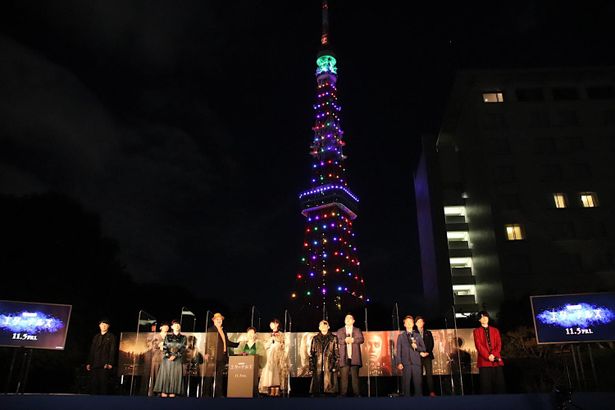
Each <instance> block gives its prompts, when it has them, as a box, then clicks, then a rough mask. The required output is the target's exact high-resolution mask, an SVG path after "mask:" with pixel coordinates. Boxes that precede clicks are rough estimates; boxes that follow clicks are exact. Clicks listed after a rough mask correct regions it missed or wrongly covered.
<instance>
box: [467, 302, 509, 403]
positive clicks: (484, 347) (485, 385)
mask: <svg viewBox="0 0 615 410" xmlns="http://www.w3.org/2000/svg"><path fill="white" fill-rule="evenodd" d="M478 315H479V319H478V321H479V322H480V327H478V328H476V329H474V332H473V333H474V344H475V345H476V351H477V352H478V358H477V360H476V361H477V365H478V372H479V380H480V392H481V394H494V393H505V391H506V387H505V382H504V369H503V366H504V362H503V361H502V352H501V349H502V339H501V337H500V331H499V330H498V329H496V328H495V327H493V326H489V313H487V312H485V311H483V312H480V313H479V314H478Z"/></svg>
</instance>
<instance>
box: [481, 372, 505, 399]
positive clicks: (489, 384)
mask: <svg viewBox="0 0 615 410" xmlns="http://www.w3.org/2000/svg"><path fill="white" fill-rule="evenodd" d="M478 374H479V380H480V394H496V393H497V394H502V393H506V385H505V383H504V368H503V367H502V366H494V367H479V368H478Z"/></svg>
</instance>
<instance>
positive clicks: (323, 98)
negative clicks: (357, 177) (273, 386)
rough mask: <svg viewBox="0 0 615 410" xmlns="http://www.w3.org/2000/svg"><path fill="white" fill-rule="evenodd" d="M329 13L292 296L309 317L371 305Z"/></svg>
mask: <svg viewBox="0 0 615 410" xmlns="http://www.w3.org/2000/svg"><path fill="white" fill-rule="evenodd" d="M328 12H329V10H328V4H327V1H323V3H322V37H321V44H322V48H321V51H320V52H319V53H318V55H317V58H316V84H317V90H316V103H315V104H314V111H315V121H314V126H313V127H312V130H313V131H314V139H313V141H312V145H311V146H310V149H311V151H310V154H311V155H312V158H313V163H312V179H311V186H310V189H308V190H307V191H305V192H302V193H301V194H300V195H299V198H300V200H301V205H302V211H301V213H302V214H303V216H305V218H306V224H305V239H304V241H303V252H302V255H301V262H300V263H301V265H300V269H299V272H298V273H297V275H296V283H295V286H294V290H293V291H292V293H291V298H292V299H293V300H294V301H295V302H296V303H297V304H298V305H299V306H300V308H301V310H302V311H303V312H305V313H308V312H312V311H317V310H320V311H321V312H319V314H320V315H321V316H322V317H323V318H329V316H332V315H334V316H339V313H341V314H344V313H346V312H348V311H352V310H353V309H356V308H358V307H361V306H363V305H364V304H365V302H368V301H369V299H367V297H366V295H365V281H364V279H363V276H362V275H361V270H360V262H359V256H358V252H357V247H356V245H355V234H354V233H353V232H352V224H353V221H354V220H355V219H356V218H357V213H356V212H357V205H358V202H359V198H357V196H356V195H355V194H353V193H352V191H351V190H350V189H349V187H348V180H347V178H346V169H345V167H344V161H345V159H346V157H345V156H344V153H343V147H344V146H345V145H346V144H345V142H344V140H343V135H344V132H343V131H342V128H341V126H340V111H341V107H340V105H339V103H338V100H337V86H336V85H337V77H338V76H337V66H336V64H337V60H336V58H335V54H334V53H333V52H332V51H331V50H330V44H329V15H328V14H329V13H328Z"/></svg>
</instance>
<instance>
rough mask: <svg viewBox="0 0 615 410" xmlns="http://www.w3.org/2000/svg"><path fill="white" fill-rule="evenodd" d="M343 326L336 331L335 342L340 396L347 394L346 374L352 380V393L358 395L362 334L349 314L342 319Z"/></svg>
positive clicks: (361, 363)
mask: <svg viewBox="0 0 615 410" xmlns="http://www.w3.org/2000/svg"><path fill="white" fill-rule="evenodd" d="M344 324H345V326H344V327H342V328H340V329H339V330H338V331H337V340H338V345H339V348H340V355H339V358H340V359H339V364H340V375H341V378H342V380H341V383H340V395H341V396H346V394H347V393H348V373H350V378H351V379H352V393H353V394H354V395H355V396H360V394H359V367H361V366H362V365H363V361H362V360H361V344H363V332H361V329H359V328H358V327H355V326H354V316H352V315H351V314H350V313H349V314H347V315H346V317H345V318H344Z"/></svg>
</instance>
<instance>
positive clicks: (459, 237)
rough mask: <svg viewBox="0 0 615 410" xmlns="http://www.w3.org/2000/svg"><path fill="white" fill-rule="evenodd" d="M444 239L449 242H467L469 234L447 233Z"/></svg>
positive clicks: (459, 232)
mask: <svg viewBox="0 0 615 410" xmlns="http://www.w3.org/2000/svg"><path fill="white" fill-rule="evenodd" d="M446 237H447V238H448V240H449V241H451V242H457V241H460V242H464V241H465V242H468V241H469V240H470V234H469V233H468V232H467V231H447V232H446Z"/></svg>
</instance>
